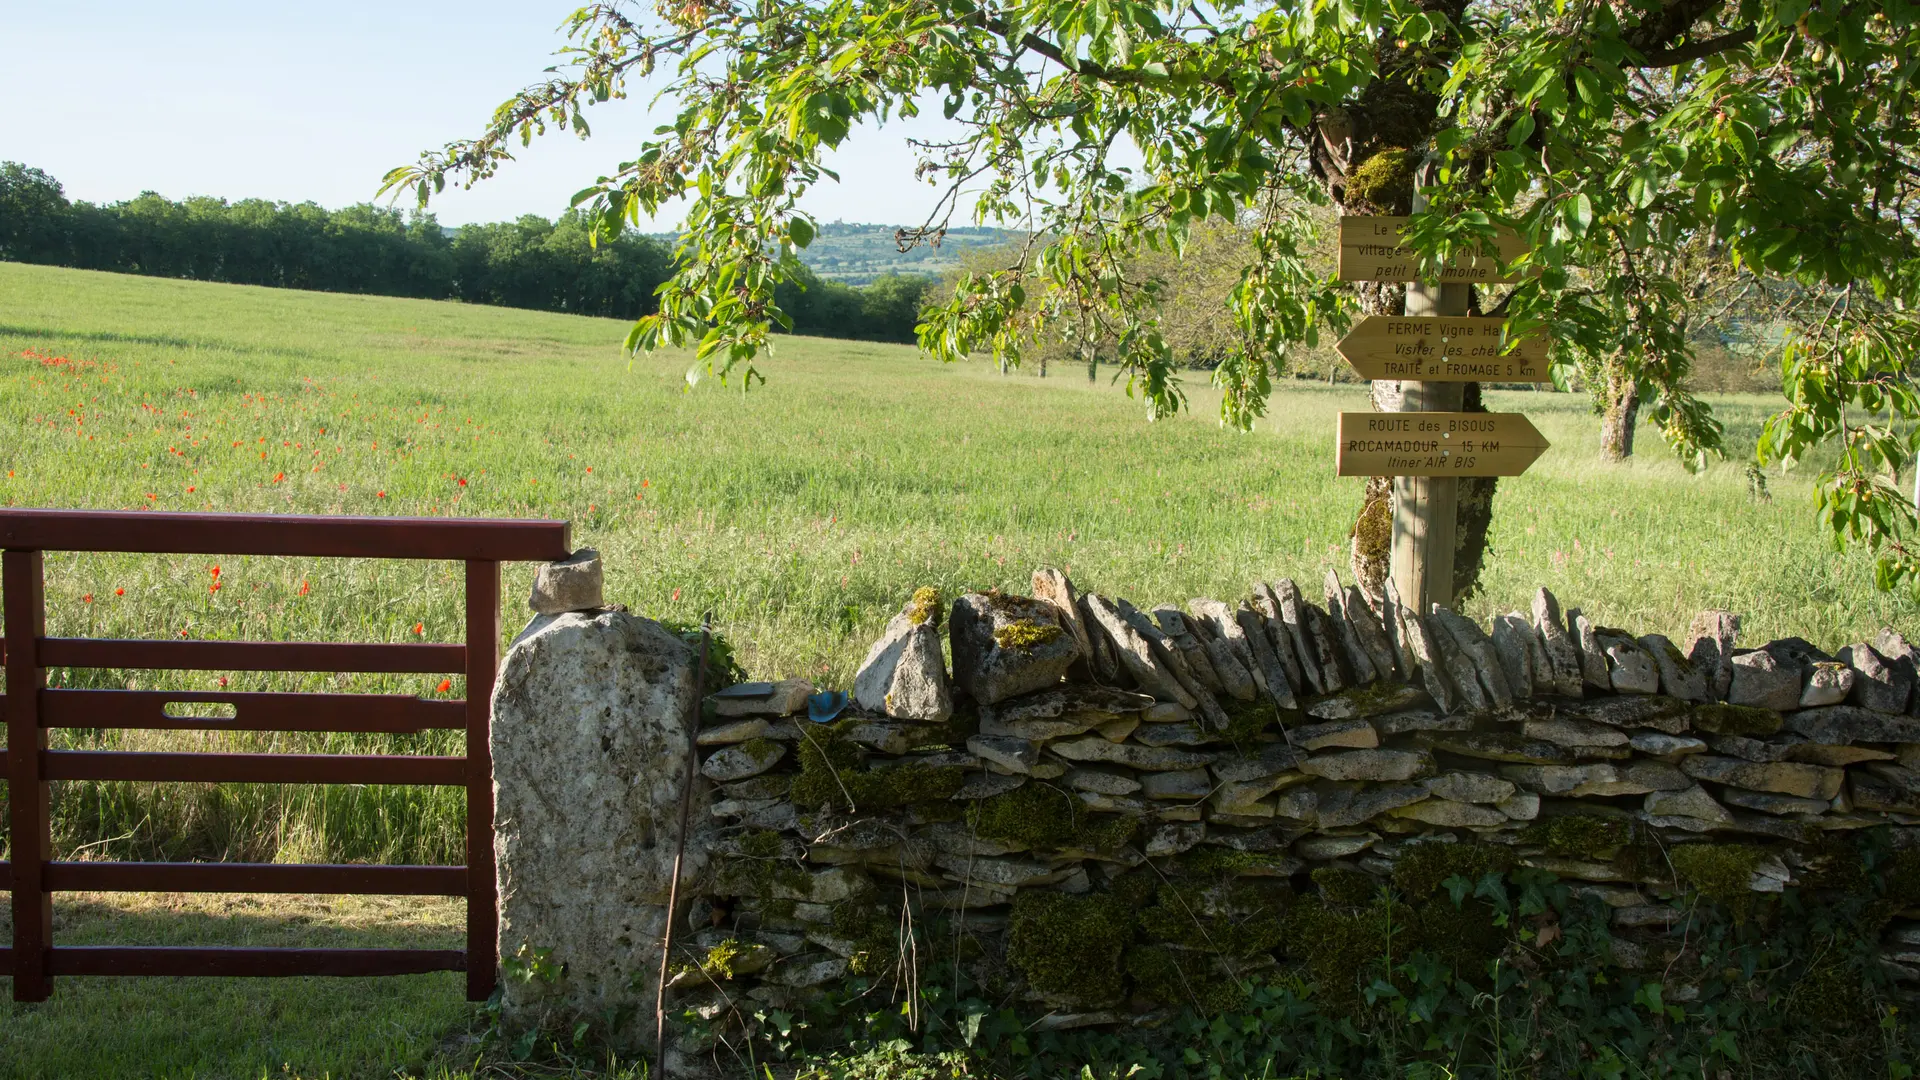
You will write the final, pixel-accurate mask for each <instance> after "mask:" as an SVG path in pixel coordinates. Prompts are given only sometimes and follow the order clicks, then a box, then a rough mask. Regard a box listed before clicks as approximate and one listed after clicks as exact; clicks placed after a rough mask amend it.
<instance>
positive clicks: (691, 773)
mask: <svg viewBox="0 0 1920 1080" xmlns="http://www.w3.org/2000/svg"><path fill="white" fill-rule="evenodd" d="M712 637H713V612H711V611H709V612H707V613H706V615H705V616H704V617H703V618H702V619H701V620H700V666H699V668H698V669H697V672H698V673H697V674H696V675H695V676H694V679H693V708H692V709H690V710H688V712H687V772H686V775H685V776H684V777H682V778H681V782H680V833H679V835H678V836H676V837H675V838H674V844H673V880H672V882H671V883H669V884H668V886H667V932H666V935H665V936H664V937H663V938H662V939H661V942H660V982H659V983H658V985H656V986H655V987H654V993H653V1080H665V1077H666V1075H667V961H668V960H669V959H670V958H671V957H672V956H673V923H674V920H675V919H676V918H677V917H678V913H679V910H680V863H681V860H682V859H684V858H685V857H686V854H687V822H688V820H689V819H690V818H691V817H692V815H693V785H694V782H695V777H696V775H697V770H698V769H699V767H700V766H699V762H700V753H699V749H698V743H699V735H700V703H701V701H702V700H703V699H705V698H706V696H707V653H708V652H709V651H710V648H711V642H712Z"/></svg>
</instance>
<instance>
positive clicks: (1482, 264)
mask: <svg viewBox="0 0 1920 1080" xmlns="http://www.w3.org/2000/svg"><path fill="white" fill-rule="evenodd" d="M1406 225H1407V219H1406V218H1404V217H1386V216H1378V215H1353V216H1349V217H1342V218H1341V219H1340V280H1341V281H1418V280H1419V274H1418V271H1419V269H1420V257H1419V256H1418V255H1417V254H1415V253H1414V250H1413V249H1412V248H1410V247H1406V246H1405V245H1403V244H1401V243H1400V230H1402V229H1404V228H1406ZM1494 244H1495V246H1496V247H1498V248H1499V249H1500V257H1501V258H1503V259H1505V260H1507V261H1508V262H1512V261H1513V260H1514V259H1517V258H1519V257H1520V256H1521V255H1524V254H1526V253H1527V251H1528V250H1529V248H1528V246H1527V242H1526V241H1525V240H1522V239H1520V234H1518V233H1516V232H1514V231H1513V230H1512V229H1501V230H1500V233H1499V235H1498V236H1496V237H1495V238H1494ZM1440 280H1441V281H1442V282H1449V283H1458V282H1477V283H1480V284H1490V283H1506V282H1514V281H1518V280H1520V279H1519V278H1517V277H1515V276H1514V275H1512V274H1502V273H1500V272H1499V269H1498V266H1497V264H1496V263H1495V262H1494V260H1492V259H1489V258H1485V257H1483V256H1479V255H1469V256H1465V257H1462V258H1457V259H1456V260H1455V262H1454V264H1453V265H1452V266H1449V267H1447V268H1446V269H1445V270H1442V271H1441V272H1440Z"/></svg>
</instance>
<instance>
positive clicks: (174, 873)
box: [47, 862, 467, 896]
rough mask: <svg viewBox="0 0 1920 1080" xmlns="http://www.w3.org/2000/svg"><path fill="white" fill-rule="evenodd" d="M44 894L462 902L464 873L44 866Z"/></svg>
mask: <svg viewBox="0 0 1920 1080" xmlns="http://www.w3.org/2000/svg"><path fill="white" fill-rule="evenodd" d="M47 888H48V889H50V890H52V891H54V892H181V893H185V892H205V893H312V894H316V895H317V894H330V895H338V896H347V895H352V896H465V895H467V868H466V867H464V866H362V865H358V864H345V865H336V866H314V865H286V864H281V863H149V862H123V863H101V862H53V863H48V864H47Z"/></svg>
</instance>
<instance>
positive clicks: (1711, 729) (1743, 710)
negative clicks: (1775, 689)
mask: <svg viewBox="0 0 1920 1080" xmlns="http://www.w3.org/2000/svg"><path fill="white" fill-rule="evenodd" d="M1693 726H1694V728H1695V729H1696V730H1698V731H1704V732H1707V733H1709V734H1712V735H1747V736H1754V735H1772V734H1773V733H1775V732H1777V731H1779V730H1780V714H1779V713H1777V712H1774V711H1773V710H1772V709H1757V708H1755V707H1753V706H1751V705H1727V704H1722V703H1718V702H1716V703H1714V704H1711V705H1698V706H1695V707H1694V710H1693Z"/></svg>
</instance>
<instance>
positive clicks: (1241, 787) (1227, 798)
mask: <svg viewBox="0 0 1920 1080" xmlns="http://www.w3.org/2000/svg"><path fill="white" fill-rule="evenodd" d="M1271 794H1273V785H1272V784H1270V783H1264V784H1259V783H1256V784H1221V785H1219V786H1218V787H1216V788H1214V789H1213V794H1211V795H1209V796H1208V797H1207V808H1208V815H1209V816H1210V817H1212V818H1213V819H1214V820H1215V821H1219V820H1221V819H1223V818H1231V819H1233V820H1235V821H1239V820H1241V819H1245V818H1271V817H1272V816H1273V810H1274V806H1273V802H1272V800H1269V799H1268V798H1267V796H1268V795H1271Z"/></svg>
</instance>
